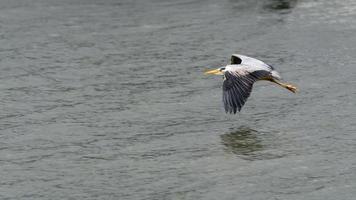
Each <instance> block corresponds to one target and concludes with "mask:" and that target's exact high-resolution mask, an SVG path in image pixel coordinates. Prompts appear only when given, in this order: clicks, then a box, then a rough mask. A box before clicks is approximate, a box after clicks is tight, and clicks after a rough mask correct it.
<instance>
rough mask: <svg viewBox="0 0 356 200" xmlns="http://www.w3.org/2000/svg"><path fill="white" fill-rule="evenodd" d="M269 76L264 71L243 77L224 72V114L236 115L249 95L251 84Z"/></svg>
mask: <svg viewBox="0 0 356 200" xmlns="http://www.w3.org/2000/svg"><path fill="white" fill-rule="evenodd" d="M269 74H270V72H267V71H264V70H259V71H254V72H252V73H246V74H244V75H240V74H237V73H235V74H232V73H230V72H225V74H224V76H225V80H224V83H223V103H224V108H225V112H226V113H230V114H232V113H234V114H236V112H237V111H239V112H240V111H241V108H242V107H243V106H244V105H245V102H246V101H247V98H248V97H249V96H250V94H251V91H252V87H253V84H254V83H255V82H256V81H257V80H260V79H262V78H264V77H266V76H268V75H269Z"/></svg>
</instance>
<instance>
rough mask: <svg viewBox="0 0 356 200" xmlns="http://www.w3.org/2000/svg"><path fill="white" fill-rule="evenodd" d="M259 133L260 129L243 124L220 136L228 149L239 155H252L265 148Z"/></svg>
mask: <svg viewBox="0 0 356 200" xmlns="http://www.w3.org/2000/svg"><path fill="white" fill-rule="evenodd" d="M257 134H258V131H256V130H253V129H250V128H248V127H244V126H242V127H239V128H238V129H237V130H234V131H233V132H231V133H226V134H223V135H221V136H220V137H221V142H222V144H223V145H224V146H225V147H226V151H228V152H232V153H234V154H237V155H244V156H250V155H252V154H253V153H254V152H256V151H261V150H263V145H262V144H261V140H260V139H259V138H258V135H257Z"/></svg>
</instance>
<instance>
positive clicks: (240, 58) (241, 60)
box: [231, 54, 274, 70]
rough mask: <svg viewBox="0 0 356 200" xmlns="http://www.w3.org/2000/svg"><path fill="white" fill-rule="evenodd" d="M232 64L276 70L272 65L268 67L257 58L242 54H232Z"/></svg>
mask: <svg viewBox="0 0 356 200" xmlns="http://www.w3.org/2000/svg"><path fill="white" fill-rule="evenodd" d="M231 64H232V65H239V64H243V65H249V66H253V67H255V68H259V69H266V70H274V68H273V67H272V66H271V65H268V64H266V63H264V62H262V61H260V60H258V59H256V58H252V57H249V56H245V55H241V54H232V56H231Z"/></svg>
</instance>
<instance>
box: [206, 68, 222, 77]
mask: <svg viewBox="0 0 356 200" xmlns="http://www.w3.org/2000/svg"><path fill="white" fill-rule="evenodd" d="M224 73H225V67H220V68H217V69H213V70H208V71H206V72H205V74H214V75H224Z"/></svg>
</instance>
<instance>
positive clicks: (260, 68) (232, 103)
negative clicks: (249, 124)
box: [205, 54, 298, 114]
mask: <svg viewBox="0 0 356 200" xmlns="http://www.w3.org/2000/svg"><path fill="white" fill-rule="evenodd" d="M205 74H213V75H222V76H223V80H224V81H223V85H222V90H223V95H222V99H223V103H224V108H225V112H226V113H230V114H236V112H237V111H239V112H240V111H241V108H242V107H243V106H244V105H245V102H246V101H247V99H248V97H249V96H250V94H251V91H252V87H253V84H254V83H255V82H256V81H261V80H264V81H270V82H272V83H275V84H277V85H279V86H281V87H283V88H286V89H287V90H289V91H291V92H293V93H296V92H297V91H298V88H297V87H296V86H294V85H292V84H289V83H284V82H282V81H281V79H282V78H281V76H280V75H279V73H278V72H277V71H276V70H275V68H274V67H273V66H272V65H269V64H266V63H265V62H263V61H261V60H258V59H256V58H252V57H249V56H245V55H240V54H232V56H231V63H230V64H228V65H226V66H224V67H220V68H217V69H213V70H208V71H206V72H205Z"/></svg>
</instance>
